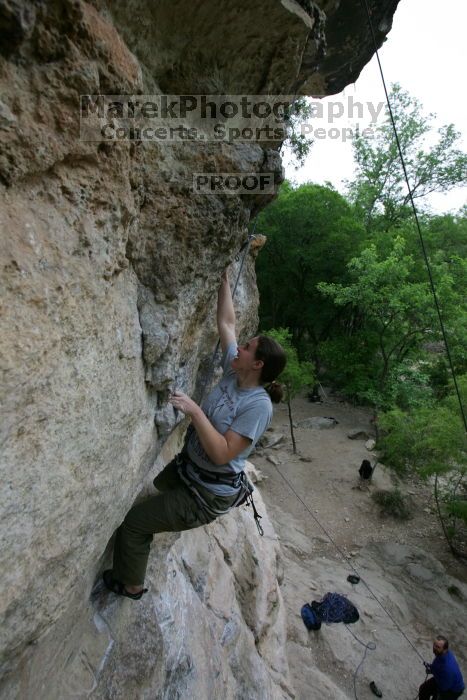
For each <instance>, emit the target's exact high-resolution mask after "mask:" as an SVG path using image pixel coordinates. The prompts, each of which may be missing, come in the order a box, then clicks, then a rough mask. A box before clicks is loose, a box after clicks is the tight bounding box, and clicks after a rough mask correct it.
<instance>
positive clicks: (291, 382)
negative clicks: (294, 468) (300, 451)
mask: <svg viewBox="0 0 467 700" xmlns="http://www.w3.org/2000/svg"><path fill="white" fill-rule="evenodd" d="M267 335H269V336H270V337H271V338H274V340H277V342H278V343H280V344H281V345H282V347H283V348H284V350H285V354H286V355H287V365H286V367H285V369H284V371H283V372H282V373H281V375H280V376H279V377H278V381H279V382H281V383H282V384H283V385H284V386H285V402H286V404H287V408H288V413H289V425H290V437H291V439H292V447H293V451H294V454H295V453H296V452H297V443H296V441H295V434H294V429H293V416H292V399H293V398H295V396H296V395H297V394H298V392H299V391H300V390H301V389H303V388H304V387H306V386H310V385H312V384H314V380H315V376H314V367H313V364H312V363H311V362H300V360H299V359H298V355H297V351H296V349H295V348H294V346H293V345H292V335H291V333H290V331H289V330H288V329H287V328H277V329H275V328H272V329H271V330H269V331H267Z"/></svg>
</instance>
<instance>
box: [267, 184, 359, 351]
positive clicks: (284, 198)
mask: <svg viewBox="0 0 467 700" xmlns="http://www.w3.org/2000/svg"><path fill="white" fill-rule="evenodd" d="M258 230H259V231H261V232H262V233H264V234H266V236H267V244H266V246H265V248H264V250H263V251H262V253H261V255H260V256H259V258H258V263H257V274H258V286H259V289H260V295H261V306H260V322H261V327H262V328H266V329H267V328H276V327H278V326H282V327H287V328H289V329H290V330H291V332H292V335H293V338H294V343H295V346H296V347H297V348H298V350H299V353H300V355H301V356H303V355H305V354H306V351H307V350H308V349H309V348H310V347H311V352H312V353H313V352H314V350H315V348H316V346H317V343H318V341H319V340H321V339H323V338H325V337H327V336H329V334H330V332H331V328H332V327H333V325H334V324H335V323H336V322H337V319H338V318H339V316H340V315H341V311H340V310H339V309H337V308H336V306H335V305H334V304H333V303H332V302H328V301H326V300H323V297H322V296H321V295H320V294H319V292H318V291H317V288H316V286H317V284H318V283H319V282H321V281H328V282H332V281H337V280H340V279H345V278H346V275H347V271H346V264H347V261H348V260H349V258H350V257H351V256H352V255H353V254H355V252H357V251H358V250H359V248H360V244H361V242H362V241H363V238H364V230H363V227H362V226H361V224H360V223H359V222H358V221H357V220H356V218H355V216H354V214H353V212H352V209H351V207H350V206H349V204H348V203H347V202H346V201H345V199H344V198H343V197H342V196H341V195H340V194H338V193H337V192H336V191H335V190H333V189H331V188H328V187H322V186H319V185H301V186H300V187H298V188H294V187H292V185H290V183H284V185H283V186H282V188H281V191H280V193H279V197H278V199H277V200H276V201H275V202H274V203H273V204H271V205H270V206H269V207H268V208H267V209H265V210H264V212H262V214H261V215H260V219H259V225H258ZM307 346H308V347H307ZM313 359H315V357H314V358H313Z"/></svg>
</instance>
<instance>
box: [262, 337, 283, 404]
mask: <svg viewBox="0 0 467 700" xmlns="http://www.w3.org/2000/svg"><path fill="white" fill-rule="evenodd" d="M255 357H256V359H257V360H262V362H263V368H262V370H261V377H260V381H261V384H262V385H263V386H264V388H265V389H266V391H267V392H268V394H269V396H270V397H271V401H272V402H273V403H279V402H280V401H281V399H282V397H283V394H284V392H283V387H282V385H281V384H279V382H276V381H275V379H276V377H278V376H279V375H280V373H281V372H282V371H283V369H284V367H285V365H286V362H287V357H286V354H285V352H284V349H283V348H282V346H281V345H279V343H278V342H277V341H276V340H273V338H270V337H269V336H267V335H259V336H258V345H257V347H256V353H255Z"/></svg>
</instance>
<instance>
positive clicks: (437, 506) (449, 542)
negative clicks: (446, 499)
mask: <svg viewBox="0 0 467 700" xmlns="http://www.w3.org/2000/svg"><path fill="white" fill-rule="evenodd" d="M434 496H435V502H436V509H437V511H438V518H439V521H440V523H441V527H442V528H443V534H444V536H445V538H446V542H447V543H448V545H449V549H450V550H451V552H452V553H453V554H454V556H455V557H457V556H458V555H459V552H458V551H457V549H456V548H455V547H454V545H453V543H452V539H451V538H450V537H449V534H448V531H447V529H446V525H445V523H444V518H443V514H442V513H441V504H440V502H439V496H438V475H437V474H436V475H435V488H434Z"/></svg>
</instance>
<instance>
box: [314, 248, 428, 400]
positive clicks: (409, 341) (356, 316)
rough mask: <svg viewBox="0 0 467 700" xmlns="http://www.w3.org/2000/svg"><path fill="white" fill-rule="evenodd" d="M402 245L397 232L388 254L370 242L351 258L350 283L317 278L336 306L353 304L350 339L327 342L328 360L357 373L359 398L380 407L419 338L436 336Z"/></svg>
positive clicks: (422, 287) (423, 288) (406, 369)
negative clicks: (320, 280) (383, 254)
mask: <svg viewBox="0 0 467 700" xmlns="http://www.w3.org/2000/svg"><path fill="white" fill-rule="evenodd" d="M405 245H406V244H405V241H404V239H403V238H402V237H397V238H395V239H394V241H393V245H392V250H391V252H390V253H389V255H388V256H387V257H380V256H379V255H378V252H377V250H376V246H374V245H370V246H369V247H368V248H366V249H365V250H364V251H363V252H362V253H361V254H360V255H359V256H358V257H355V258H353V259H352V260H351V261H350V262H349V264H348V270H349V276H350V282H349V284H340V283H326V282H321V283H320V284H318V289H319V291H320V292H321V293H322V294H323V295H324V296H326V297H328V298H330V299H332V300H333V302H334V303H335V304H336V305H337V306H344V307H350V309H351V310H352V314H351V316H350V318H351V320H352V321H353V325H352V326H351V327H350V328H349V329H348V333H347V335H348V336H350V337H351V338H352V340H351V342H349V340H348V338H346V335H345V334H344V335H343V336H341V337H340V338H338V339H337V346H336V344H335V342H334V348H333V343H332V342H331V343H329V344H328V347H327V356H326V359H327V361H328V362H330V363H331V365H332V363H333V362H334V363H335V361H336V359H337V361H338V362H339V363H340V364H343V365H345V367H346V372H347V373H348V374H350V375H352V374H356V375H357V376H358V377H359V378H360V379H361V385H360V386H357V387H355V388H354V391H355V395H356V397H357V398H359V399H364V400H368V401H370V402H371V403H373V404H374V405H376V406H382V407H388V406H389V405H391V404H392V403H393V401H394V392H395V391H396V390H397V385H398V384H399V383H400V381H401V379H402V376H403V375H407V373H410V371H411V370H410V363H409V360H413V358H414V356H415V355H416V351H417V350H419V349H420V346H421V344H422V342H423V341H425V340H428V339H433V338H435V339H437V337H438V335H437V334H436V333H433V331H432V329H433V328H434V327H435V323H436V319H435V315H434V309H433V303H432V298H431V296H430V290H429V287H428V284H427V283H426V282H414V281H412V280H411V272H412V270H413V266H414V262H413V258H412V256H410V255H406V253H405ZM346 345H347V346H348V347H347V351H346ZM333 349H334V355H333ZM325 350H326V348H325ZM336 350H337V353H336ZM349 351H350V352H349ZM404 379H407V377H404Z"/></svg>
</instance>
